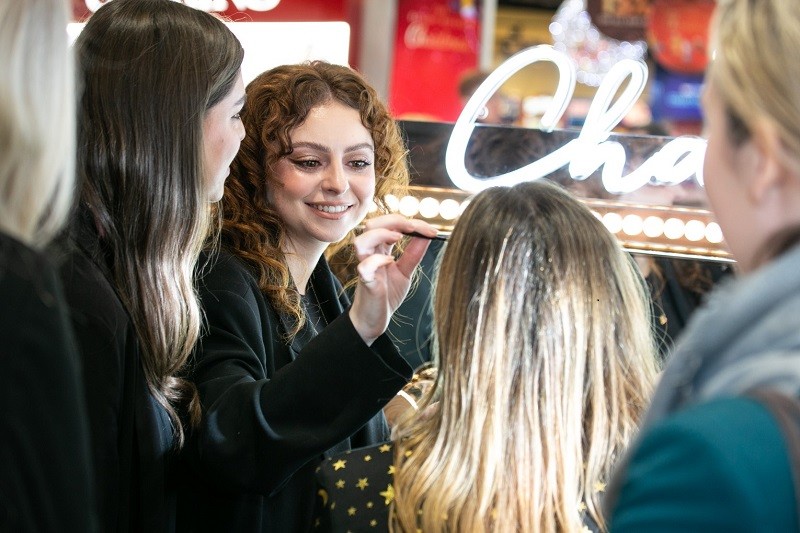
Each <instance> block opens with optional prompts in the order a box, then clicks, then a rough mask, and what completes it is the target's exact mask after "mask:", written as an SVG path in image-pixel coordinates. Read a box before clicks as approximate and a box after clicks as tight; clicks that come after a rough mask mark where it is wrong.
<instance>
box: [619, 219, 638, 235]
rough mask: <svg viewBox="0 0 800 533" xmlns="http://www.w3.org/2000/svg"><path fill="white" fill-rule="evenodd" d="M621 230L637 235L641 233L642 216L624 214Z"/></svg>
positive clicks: (627, 233) (626, 233)
mask: <svg viewBox="0 0 800 533" xmlns="http://www.w3.org/2000/svg"><path fill="white" fill-rule="evenodd" d="M622 231H623V232H624V233H625V235H630V236H631V237H633V236H634V235H639V234H640V233H642V217H640V216H639V215H625V218H623V219H622Z"/></svg>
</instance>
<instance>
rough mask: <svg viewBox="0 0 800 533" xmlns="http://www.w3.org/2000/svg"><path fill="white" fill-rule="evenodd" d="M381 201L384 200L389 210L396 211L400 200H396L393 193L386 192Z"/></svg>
mask: <svg viewBox="0 0 800 533" xmlns="http://www.w3.org/2000/svg"><path fill="white" fill-rule="evenodd" d="M383 201H384V202H386V206H387V207H388V208H389V210H390V211H397V210H399V209H400V200H398V199H397V196H395V195H394V194H387V195H386V196H384V197H383Z"/></svg>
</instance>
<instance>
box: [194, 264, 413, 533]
mask: <svg viewBox="0 0 800 533" xmlns="http://www.w3.org/2000/svg"><path fill="white" fill-rule="evenodd" d="M309 290H310V291H313V292H314V294H315V296H316V300H317V301H318V303H319V307H320V311H321V318H322V319H323V320H322V321H323V322H324V323H325V324H326V325H325V327H324V328H323V329H322V331H321V332H320V333H319V334H318V335H317V336H315V337H313V338H311V339H310V340H309V341H308V343H307V344H304V345H303V346H302V347H301V348H300V349H299V350H298V348H297V345H296V344H293V343H288V342H287V340H286V337H285V331H286V325H285V324H284V320H282V319H281V318H280V317H279V315H278V314H277V313H276V311H275V310H274V309H273V308H272V306H271V305H270V303H269V301H268V300H267V298H266V297H265V295H264V294H263V293H262V292H261V290H260V289H259V288H258V283H257V281H256V278H255V276H254V275H253V273H252V272H251V271H250V270H249V269H248V268H247V267H246V266H245V265H244V264H243V263H242V262H241V261H240V260H239V259H237V258H236V257H234V256H233V255H231V254H229V253H227V252H222V253H221V254H220V255H219V257H216V258H215V259H214V260H213V263H212V266H211V267H210V269H209V271H208V272H207V274H205V275H204V277H203V279H202V281H201V283H200V295H201V298H202V301H203V304H204V310H205V313H206V319H207V323H208V327H207V333H206V335H204V337H203V338H202V339H201V342H200V345H199V346H198V349H197V352H196V359H195V360H194V362H193V364H192V365H191V366H192V376H193V379H194V381H195V383H196V385H197V387H198V390H199V392H200V397H201V400H202V405H203V424H202V425H201V428H200V429H199V430H198V431H197V432H196V433H195V434H194V435H193V439H192V443H191V445H190V450H189V451H190V453H191V459H192V462H193V464H194V466H195V473H196V476H197V479H195V480H189V482H188V483H187V489H186V494H185V499H183V498H182V502H181V508H180V511H179V523H178V526H179V528H182V529H186V530H193V531H236V532H250V531H254V532H255V531H279V532H293V531H306V530H308V529H309V527H310V524H311V516H312V512H313V506H314V498H315V485H314V470H315V468H316V467H317V465H318V464H319V463H320V462H321V461H322V459H323V454H325V453H326V452H327V453H334V452H338V451H343V450H347V449H350V448H351V447H357V446H365V445H367V444H371V443H374V442H380V441H381V440H384V439H385V438H386V436H387V428H386V423H385V420H384V418H383V415H382V414H381V408H382V407H383V406H384V405H385V404H386V402H388V401H389V400H390V399H391V398H392V397H393V396H394V395H395V393H396V392H397V391H398V390H399V389H400V388H401V387H402V386H403V385H404V384H405V383H406V381H407V380H408V379H409V377H410V376H411V368H410V367H409V366H408V364H407V363H406V362H405V361H404V360H403V358H402V357H401V356H400V354H399V353H398V352H397V350H396V349H395V348H394V346H393V345H392V343H391V341H390V340H389V339H388V337H387V336H386V335H382V336H381V337H379V338H378V339H377V340H376V341H375V342H374V343H373V345H372V346H371V347H368V346H367V345H366V344H364V341H363V340H362V339H361V337H360V336H359V335H358V333H357V332H356V330H355V328H354V327H353V324H352V322H351V321H350V318H349V316H348V314H347V313H345V312H344V310H345V309H346V308H347V307H348V306H349V302H348V300H347V297H346V295H344V293H343V292H342V291H341V285H340V284H339V283H338V282H337V281H336V280H335V278H334V276H333V274H331V272H330V269H329V268H328V264H327V262H326V261H325V260H324V259H321V260H320V262H319V264H317V266H316V268H315V269H314V272H313V274H312V276H311V279H310V281H309ZM301 344H302V343H301ZM184 504H185V505H184Z"/></svg>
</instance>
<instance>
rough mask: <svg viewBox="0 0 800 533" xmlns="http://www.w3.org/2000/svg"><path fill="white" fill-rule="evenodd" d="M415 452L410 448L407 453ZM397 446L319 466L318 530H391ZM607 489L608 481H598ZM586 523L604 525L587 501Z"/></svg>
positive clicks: (593, 529) (589, 530)
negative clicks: (593, 514) (390, 521)
mask: <svg viewBox="0 0 800 533" xmlns="http://www.w3.org/2000/svg"><path fill="white" fill-rule="evenodd" d="M410 453H412V452H411V451H407V452H406V455H408V454H410ZM394 472H395V466H394V446H393V445H392V443H389V442H386V443H383V444H377V445H374V446H369V447H366V448H359V449H355V450H351V451H347V452H344V453H340V454H338V455H335V456H333V457H330V458H328V459H326V460H325V461H323V463H322V464H321V465H320V466H319V468H317V507H316V510H315V512H314V515H315V516H314V529H313V531H314V532H315V533H317V532H319V533H323V532H336V533H350V532H352V533H356V532H359V531H367V532H369V531H376V532H377V531H380V532H385V531H388V530H389V506H390V504H391V503H392V502H393V501H394V485H393V483H394ZM593 488H594V491H595V492H604V491H605V483H601V482H596V483H594V486H593ZM578 510H579V512H580V514H581V515H582V516H583V522H584V525H583V527H582V528H581V533H597V532H599V531H600V528H599V527H598V526H597V524H596V523H595V522H594V520H592V518H591V516H590V515H589V514H587V513H586V512H585V511H586V504H585V503H583V502H581V503H580V504H579V506H578Z"/></svg>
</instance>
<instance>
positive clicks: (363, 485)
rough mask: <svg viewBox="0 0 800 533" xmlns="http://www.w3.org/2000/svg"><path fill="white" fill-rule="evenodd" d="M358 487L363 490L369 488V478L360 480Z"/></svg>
mask: <svg viewBox="0 0 800 533" xmlns="http://www.w3.org/2000/svg"><path fill="white" fill-rule="evenodd" d="M356 487H358V488H359V489H361V490H364V489H366V488H367V487H369V482H367V478H365V477H360V478H358V483H356Z"/></svg>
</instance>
